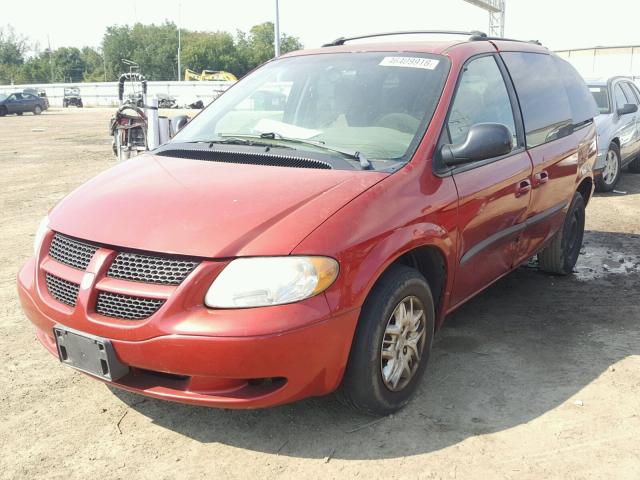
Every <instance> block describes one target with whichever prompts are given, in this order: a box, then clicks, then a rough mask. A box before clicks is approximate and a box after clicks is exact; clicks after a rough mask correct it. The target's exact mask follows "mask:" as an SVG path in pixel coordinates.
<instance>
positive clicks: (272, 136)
mask: <svg viewBox="0 0 640 480" xmlns="http://www.w3.org/2000/svg"><path fill="white" fill-rule="evenodd" d="M219 136H220V137H225V136H226V135H225V134H224V133H221V134H219ZM232 138H236V139H239V140H242V139H249V138H260V139H265V140H266V139H268V140H279V141H282V142H291V143H299V144H302V145H312V146H314V147H317V148H320V149H322V150H326V151H328V152H335V153H339V154H340V155H342V156H343V157H346V158H351V159H354V160H357V161H358V163H360V168H362V170H373V165H372V164H371V162H370V161H369V159H368V158H367V157H365V155H364V153H362V152H347V151H345V150H341V149H339V148H335V147H330V146H328V145H326V144H325V142H323V141H322V140H305V139H303V138H294V137H285V136H283V135H280V134H279V133H276V132H265V133H261V134H260V135H259V136H257V135H249V134H233V135H229V139H232ZM247 141H248V140H247Z"/></svg>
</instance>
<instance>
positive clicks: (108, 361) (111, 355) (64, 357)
mask: <svg viewBox="0 0 640 480" xmlns="http://www.w3.org/2000/svg"><path fill="white" fill-rule="evenodd" d="M53 336H54V338H55V339H56V347H57V349H58V358H59V359H60V361H61V362H62V363H64V364H67V365H69V366H70V367H73V368H75V369H77V370H81V371H83V372H85V373H88V374H90V375H93V376H96V377H99V378H102V379H104V380H108V381H114V380H118V379H119V378H122V377H124V376H125V375H126V374H127V373H129V367H128V366H127V365H125V364H124V363H122V362H121V361H120V360H118V357H117V356H116V352H115V350H114V349H113V345H112V344H111V342H110V341H109V340H108V339H106V338H102V337H98V336H95V335H91V334H88V333H84V332H80V331H78V330H74V329H72V328H68V327H65V326H63V325H55V326H54V327H53Z"/></svg>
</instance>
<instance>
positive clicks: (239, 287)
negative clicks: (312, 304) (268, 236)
mask: <svg viewBox="0 0 640 480" xmlns="http://www.w3.org/2000/svg"><path fill="white" fill-rule="evenodd" d="M337 276H338V262H337V261H335V260H334V259H332V258H327V257H298V256H290V257H253V258H239V259H236V260H233V261H232V262H231V263H229V265H227V266H226V267H225V269H224V270H223V271H222V272H220V275H218V277H217V278H216V279H215V280H214V281H213V284H212V285H211V287H209V291H208V292H207V295H206V296H205V298H204V303H205V305H207V306H208V307H212V308H243V307H263V306H267V305H281V304H283V303H293V302H298V301H300V300H304V299H305V298H309V297H312V296H314V295H317V294H318V293H320V292H323V291H324V290H326V289H327V288H329V286H330V285H331V284H332V283H333V282H334V280H335V279H336V277H337Z"/></svg>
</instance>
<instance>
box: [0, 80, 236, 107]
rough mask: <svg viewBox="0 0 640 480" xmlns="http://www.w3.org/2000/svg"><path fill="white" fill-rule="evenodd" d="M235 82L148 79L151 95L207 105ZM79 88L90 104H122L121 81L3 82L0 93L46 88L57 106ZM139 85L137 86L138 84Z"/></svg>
mask: <svg viewBox="0 0 640 480" xmlns="http://www.w3.org/2000/svg"><path fill="white" fill-rule="evenodd" d="M233 83H234V82H222V81H212V82H177V81H172V82H152V81H149V82H147V95H149V96H152V95H156V94H158V93H164V94H167V95H171V96H172V97H176V99H177V101H178V105H179V106H184V105H187V104H189V103H192V102H193V101H196V100H202V102H203V103H204V104H205V105H207V104H208V103H210V102H211V101H212V100H213V99H215V98H216V97H217V96H218V95H220V94H221V93H222V92H224V91H225V90H226V89H227V88H229V87H230V86H231V85H233ZM69 87H78V88H79V89H80V95H81V96H82V102H83V104H84V105H85V106H87V107H109V106H117V105H118V82H95V83H46V84H29V85H0V93H2V94H8V93H12V92H20V91H22V90H24V89H25V88H36V89H43V90H44V91H45V92H47V97H48V98H49V104H50V105H51V106H55V107H61V106H62V98H63V97H64V89H65V88H69ZM136 88H137V85H136ZM132 92H133V89H132V86H131V85H130V84H128V83H127V84H125V97H126V95H127V94H128V93H132Z"/></svg>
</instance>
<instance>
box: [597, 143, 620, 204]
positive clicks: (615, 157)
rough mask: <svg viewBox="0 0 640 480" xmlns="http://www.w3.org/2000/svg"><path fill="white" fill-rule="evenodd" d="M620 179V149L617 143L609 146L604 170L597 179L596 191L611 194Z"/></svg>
mask: <svg viewBox="0 0 640 480" xmlns="http://www.w3.org/2000/svg"><path fill="white" fill-rule="evenodd" d="M619 179H620V147H618V145H617V144H616V143H611V145H609V150H607V154H606V157H605V160H604V170H602V174H601V175H598V176H597V177H596V190H597V191H599V192H610V191H611V190H613V189H614V188H616V184H617V183H618V180H619Z"/></svg>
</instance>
